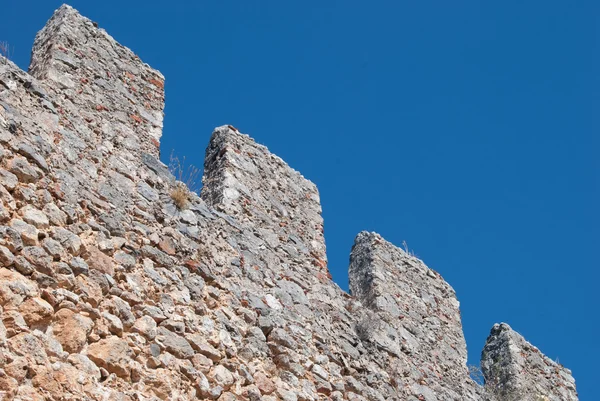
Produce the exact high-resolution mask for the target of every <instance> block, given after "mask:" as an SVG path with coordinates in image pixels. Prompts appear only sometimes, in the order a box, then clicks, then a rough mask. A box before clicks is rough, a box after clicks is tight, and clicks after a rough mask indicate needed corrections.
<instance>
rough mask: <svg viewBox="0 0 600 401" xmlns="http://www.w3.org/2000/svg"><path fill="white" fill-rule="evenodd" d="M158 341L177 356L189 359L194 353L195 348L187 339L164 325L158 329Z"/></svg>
mask: <svg viewBox="0 0 600 401" xmlns="http://www.w3.org/2000/svg"><path fill="white" fill-rule="evenodd" d="M155 340H156V342H157V343H158V344H159V345H161V346H163V347H164V348H165V349H166V350H167V351H168V352H170V353H171V354H173V355H175V356H176V357H177V358H182V359H188V358H191V357H192V356H193V355H194V349H193V348H192V346H191V345H190V343H189V342H187V340H186V339H185V338H183V337H181V336H179V335H177V334H175V333H173V332H171V331H169V330H167V329H165V328H164V327H159V328H158V330H157V336H156V339H155Z"/></svg>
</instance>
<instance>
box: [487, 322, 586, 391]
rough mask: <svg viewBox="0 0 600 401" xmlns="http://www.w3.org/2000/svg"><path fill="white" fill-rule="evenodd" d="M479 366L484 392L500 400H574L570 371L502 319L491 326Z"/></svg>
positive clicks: (573, 385)
mask: <svg viewBox="0 0 600 401" xmlns="http://www.w3.org/2000/svg"><path fill="white" fill-rule="evenodd" d="M481 367H482V370H483V374H484V376H485V380H486V383H487V387H488V392H489V393H490V394H492V395H494V396H496V397H497V399H501V400H507V401H509V400H515V401H516V400H527V401H529V400H532V401H575V400H577V399H578V397H577V391H576V389H575V380H574V379H573V377H572V376H571V371H570V370H569V369H566V368H565V367H564V366H562V365H560V364H559V363H557V362H555V361H553V360H551V359H550V358H548V357H547V356H545V355H543V354H542V353H541V352H540V350H539V349H537V348H536V347H534V346H533V345H531V344H529V343H528V342H527V341H526V340H525V339H524V338H523V336H521V335H520V334H519V333H517V332H515V331H514V330H512V329H511V328H510V326H509V325H508V324H506V323H501V324H496V325H494V327H493V328H492V331H491V333H490V336H489V337H488V339H487V341H486V344H485V347H484V349H483V352H482V354H481Z"/></svg>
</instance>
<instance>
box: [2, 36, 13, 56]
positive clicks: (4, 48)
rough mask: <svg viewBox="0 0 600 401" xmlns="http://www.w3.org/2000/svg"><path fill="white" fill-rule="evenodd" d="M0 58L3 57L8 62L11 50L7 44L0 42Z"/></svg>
mask: <svg viewBox="0 0 600 401" xmlns="http://www.w3.org/2000/svg"><path fill="white" fill-rule="evenodd" d="M0 56H2V57H4V58H5V59H7V60H10V59H11V57H12V50H11V48H10V45H9V44H8V42H2V41H0Z"/></svg>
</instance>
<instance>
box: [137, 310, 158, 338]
mask: <svg viewBox="0 0 600 401" xmlns="http://www.w3.org/2000/svg"><path fill="white" fill-rule="evenodd" d="M131 331H133V332H135V333H140V334H141V335H143V336H144V337H146V338H147V339H148V340H153V339H154V337H156V333H157V331H156V322H155V321H154V319H152V318H151V317H150V316H142V317H140V318H139V319H138V320H136V321H135V323H134V324H133V326H132V327H131Z"/></svg>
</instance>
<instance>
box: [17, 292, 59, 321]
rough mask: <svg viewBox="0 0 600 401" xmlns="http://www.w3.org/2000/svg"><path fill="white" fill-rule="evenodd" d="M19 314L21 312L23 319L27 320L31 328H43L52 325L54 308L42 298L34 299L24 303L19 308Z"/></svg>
mask: <svg viewBox="0 0 600 401" xmlns="http://www.w3.org/2000/svg"><path fill="white" fill-rule="evenodd" d="M19 312H21V315H23V319H25V321H26V322H27V324H28V325H29V327H31V328H37V327H42V328H43V327H45V326H47V325H48V324H49V323H50V320H51V319H52V315H53V314H54V308H52V305H50V304H49V303H48V302H46V301H44V300H43V299H42V298H39V297H34V298H29V299H28V300H27V301H25V302H23V303H22V304H21V306H19Z"/></svg>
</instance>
